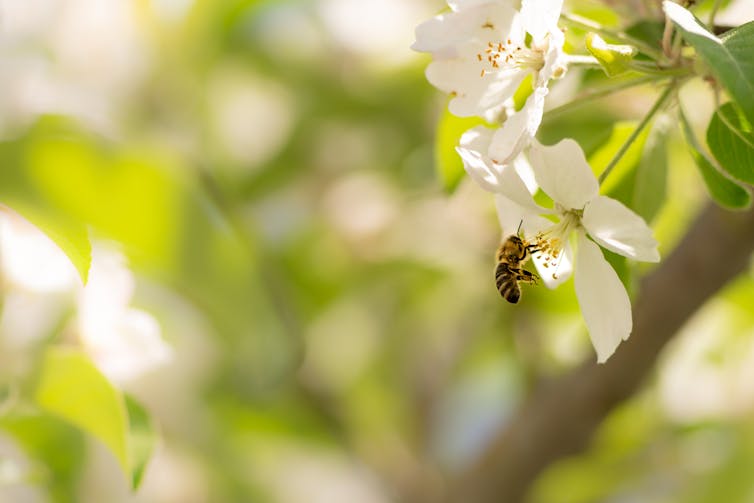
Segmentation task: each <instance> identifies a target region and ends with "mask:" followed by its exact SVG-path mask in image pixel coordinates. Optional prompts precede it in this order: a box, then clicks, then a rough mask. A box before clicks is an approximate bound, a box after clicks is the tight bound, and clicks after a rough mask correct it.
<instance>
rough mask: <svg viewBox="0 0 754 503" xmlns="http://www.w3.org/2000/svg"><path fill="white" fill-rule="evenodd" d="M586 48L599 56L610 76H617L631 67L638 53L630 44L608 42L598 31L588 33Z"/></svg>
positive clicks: (598, 59)
mask: <svg viewBox="0 0 754 503" xmlns="http://www.w3.org/2000/svg"><path fill="white" fill-rule="evenodd" d="M586 48H587V50H588V51H589V52H590V53H591V54H592V56H594V57H595V58H597V61H599V63H600V65H601V66H602V69H603V70H604V71H605V74H607V76H608V77H615V76H617V75H620V74H622V73H626V72H627V71H629V70H630V69H631V61H632V60H633V59H634V56H636V54H637V52H638V51H637V50H636V48H635V47H632V46H630V45H616V44H608V43H607V42H605V40H604V39H603V38H602V37H600V36H599V35H597V34H596V33H587V35H586Z"/></svg>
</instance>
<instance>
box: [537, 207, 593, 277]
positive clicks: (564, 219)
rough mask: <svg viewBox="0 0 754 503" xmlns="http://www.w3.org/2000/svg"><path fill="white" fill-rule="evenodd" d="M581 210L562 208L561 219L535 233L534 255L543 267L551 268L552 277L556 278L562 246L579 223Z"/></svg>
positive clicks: (561, 256)
mask: <svg viewBox="0 0 754 503" xmlns="http://www.w3.org/2000/svg"><path fill="white" fill-rule="evenodd" d="M581 213H582V210H563V211H562V212H561V214H560V216H561V219H560V221H559V222H558V223H556V224H554V225H553V226H552V227H550V228H548V229H546V230H544V231H541V232H539V233H537V235H536V236H534V240H533V243H532V244H533V245H534V246H535V248H536V250H537V251H536V252H534V256H535V258H536V259H537V260H541V261H542V265H543V266H544V267H545V268H550V267H552V268H553V273H552V279H558V268H559V267H560V261H561V259H562V258H563V248H564V247H565V245H566V243H567V242H568V237H569V236H570V235H571V232H573V231H575V230H576V229H577V228H578V227H579V226H580V225H581Z"/></svg>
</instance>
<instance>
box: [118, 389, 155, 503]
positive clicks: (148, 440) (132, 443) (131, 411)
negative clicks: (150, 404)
mask: <svg viewBox="0 0 754 503" xmlns="http://www.w3.org/2000/svg"><path fill="white" fill-rule="evenodd" d="M125 399H126V409H127V410H128V422H129V426H130V427H129V430H128V445H129V448H130V452H131V484H132V487H133V488H134V489H138V488H139V485H140V484H141V479H142V477H143V476H144V470H145V469H146V467H147V463H148V462H149V458H150V457H151V456H152V452H153V451H154V447H155V444H156V443H157V431H156V430H155V428H154V424H153V423H152V420H151V418H150V417H149V414H148V413H147V411H146V410H144V408H143V407H142V406H141V405H140V404H139V403H138V402H137V401H136V400H134V399H133V398H132V397H131V396H129V395H125Z"/></svg>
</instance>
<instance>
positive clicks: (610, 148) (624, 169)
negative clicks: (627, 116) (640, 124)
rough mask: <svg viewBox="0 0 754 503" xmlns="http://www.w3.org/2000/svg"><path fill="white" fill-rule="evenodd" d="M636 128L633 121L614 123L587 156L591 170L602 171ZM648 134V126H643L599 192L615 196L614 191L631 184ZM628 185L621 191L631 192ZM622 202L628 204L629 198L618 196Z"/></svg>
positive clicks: (598, 172)
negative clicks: (611, 128)
mask: <svg viewBox="0 0 754 503" xmlns="http://www.w3.org/2000/svg"><path fill="white" fill-rule="evenodd" d="M634 129H636V122H633V121H621V122H617V123H615V125H614V126H613V130H612V133H611V135H610V138H608V140H607V141H606V142H605V143H603V144H602V145H601V146H600V147H599V148H598V149H597V150H596V151H595V152H594V153H592V154H591V155H590V156H589V164H590V165H591V166H592V170H593V171H594V174H595V175H599V174H600V173H602V172H603V171H604V170H605V168H606V167H607V166H608V164H610V161H612V159H613V158H614V157H615V154H617V153H618V151H619V150H620V149H621V147H622V146H623V145H624V144H625V143H626V140H628V138H629V136H631V133H633V132H634ZM648 135H649V128H645V129H644V131H642V132H641V134H640V135H639V137H638V138H636V140H635V141H634V142H633V143H632V144H631V146H630V147H629V148H628V150H627V151H626V152H625V153H624V154H623V157H621V159H620V161H618V164H616V165H615V167H614V168H613V171H612V172H611V173H610V176H609V177H607V178H606V179H605V181H604V183H603V184H602V187H601V188H600V192H601V193H602V194H605V195H609V196H611V197H615V194H616V191H618V190H619V189H620V188H621V186H624V185H625V184H626V183H629V184H631V187H632V186H633V185H632V184H633V176H632V175H633V174H634V173H635V170H636V167H637V166H638V165H639V162H640V161H641V158H642V152H643V149H644V143H645V142H646V140H647V136H648ZM629 189H630V187H629V188H627V189H626V190H624V191H623V192H626V193H629V192H631V191H630V190H629ZM620 199H621V200H622V201H623V202H624V203H626V204H630V203H631V201H630V200H627V199H629V198H627V197H622V198H620Z"/></svg>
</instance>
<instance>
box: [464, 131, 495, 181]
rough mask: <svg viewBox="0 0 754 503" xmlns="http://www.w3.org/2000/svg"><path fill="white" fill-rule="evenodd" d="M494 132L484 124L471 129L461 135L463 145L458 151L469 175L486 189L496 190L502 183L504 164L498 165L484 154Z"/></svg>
mask: <svg viewBox="0 0 754 503" xmlns="http://www.w3.org/2000/svg"><path fill="white" fill-rule="evenodd" d="M492 134H493V130H492V129H489V128H486V127H484V126H477V127H475V128H472V129H469V130H468V131H466V132H465V133H463V135H461V145H460V146H458V147H456V151H457V152H458V155H460V156H461V159H462V160H463V167H464V169H465V170H466V172H467V173H468V174H469V176H470V177H471V178H472V179H473V180H474V181H475V182H476V183H477V184H478V185H479V186H480V187H482V188H483V189H484V190H487V191H489V192H496V191H497V189H498V187H499V186H500V183H501V181H500V174H501V171H502V166H496V165H495V164H494V163H493V162H492V159H490V158H489V157H487V156H486V155H483V154H482V152H486V151H487V149H488V148H489V144H490V140H491V139H492Z"/></svg>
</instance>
